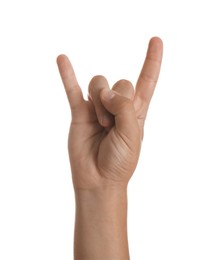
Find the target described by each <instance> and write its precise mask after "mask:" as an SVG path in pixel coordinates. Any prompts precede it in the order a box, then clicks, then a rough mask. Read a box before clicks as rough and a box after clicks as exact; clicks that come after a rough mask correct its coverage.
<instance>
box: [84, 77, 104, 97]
mask: <svg viewBox="0 0 212 260" xmlns="http://www.w3.org/2000/svg"><path fill="white" fill-rule="evenodd" d="M106 83H107V79H106V78H105V77H104V76H102V75H96V76H94V77H93V78H92V79H91V81H90V83H89V86H88V92H89V93H90V94H91V93H92V92H93V91H94V90H95V89H97V88H98V89H99V88H101V87H102V86H104V85H105V84H106Z"/></svg>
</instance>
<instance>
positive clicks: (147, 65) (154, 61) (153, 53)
mask: <svg viewBox="0 0 212 260" xmlns="http://www.w3.org/2000/svg"><path fill="white" fill-rule="evenodd" d="M162 55H163V42H162V40H161V39H160V38H158V37H153V38H152V39H151V40H150V41H149V46H148V50H147V54H146V59H145V61H144V65H143V68H142V70H141V73H140V75H139V77H138V81H137V84H136V88H135V99H134V101H135V104H136V103H137V104H140V103H141V101H142V102H145V103H146V104H147V105H148V104H149V102H150V100H151V98H152V95H153V93H154V90H155V86H156V83H157V81H158V77H159V73H160V67H161V61H162Z"/></svg>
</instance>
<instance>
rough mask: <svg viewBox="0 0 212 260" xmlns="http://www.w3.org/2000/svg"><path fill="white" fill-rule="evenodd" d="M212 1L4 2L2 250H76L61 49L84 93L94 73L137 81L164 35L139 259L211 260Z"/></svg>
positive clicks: (139, 176) (134, 247)
mask: <svg viewBox="0 0 212 260" xmlns="http://www.w3.org/2000/svg"><path fill="white" fill-rule="evenodd" d="M210 2H211V1H209V0H208V1H206V0H201V1H193V0H192V1H189V0H187V1H186V0H181V1H179V0H178V1H168V0H167V1H165V0H163V1H160V0H145V1H135V0H134V1H133V0H130V1H129V0H127V1H126V0H125V1H124V0H123V1H115V0H114V1H97V0H90V1H79V0H75V1H73V0H69V1H68V0H60V1H59V0H57V1H56V0H52V1H50V0H48V1H47V0H46V1H45V0H42V1H41V0H36V1H30V0H25V1H24V0H19V1H15V0H7V1H1V3H0V259H2V260H14V259H22V260H26V259H27V260H29V259H30V260H34V259H35V260H38V259H39V260H46V259H51V260H55V259H58V260H68V259H72V255H73V249H72V245H73V228H74V193H73V189H72V183H71V172H70V166H69V160H68V152H67V135H68V130H69V124H70V120H71V114H70V109H69V104H68V101H67V99H66V95H65V92H64V89H63V86H62V83H61V79H60V77H59V73H58V70H57V66H56V57H57V55H59V54H61V53H65V54H67V55H68V56H69V57H70V60H71V61H72V64H73V66H74V69H75V72H76V75H77V78H78V81H79V83H80V85H81V87H82V89H83V93H84V96H85V98H86V96H87V86H88V84H89V81H90V79H91V78H92V77H93V76H94V75H96V74H102V75H104V76H105V77H107V79H108V81H109V83H110V84H111V85H113V84H114V83H115V82H116V81H117V80H119V79H121V78H125V79H128V80H131V81H132V82H133V84H135V82H136V80H137V77H138V74H139V72H140V69H141V66H142V64H143V60H144V57H145V53H146V48H147V45H148V41H149V39H150V38H151V37H152V36H155V35H156V36H160V37H161V38H162V39H163V42H164V59H163V64H162V70H161V76H160V79H159V82H158V85H157V89H156V91H155V94H154V97H153V99H152V103H151V106H150V109H149V113H148V117H147V120H146V125H145V136H144V142H143V146H142V152H141V157H140V161H139V164H138V167H137V169H136V171H135V174H134V176H133V178H132V179H131V181H130V184H129V190H128V194H129V209H128V230H129V245H130V253H131V259H132V260H140V259H143V260H156V259H163V260H170V259H171V260H175V259H177V260H179V259H180V260H188V259H192V260H196V259H199V260H202V259H204V260H209V259H210V260H211V259H212V221H211V219H212V203H211V202H212V189H211V187H212V177H211V175H212V164H211V150H212V137H211V133H212V124H211V111H212V102H211V99H212V94H211V93H212V92H211V88H212V80H211V74H212V72H211V71H212V67H211V60H212V37H211V24H212V16H211V8H210Z"/></svg>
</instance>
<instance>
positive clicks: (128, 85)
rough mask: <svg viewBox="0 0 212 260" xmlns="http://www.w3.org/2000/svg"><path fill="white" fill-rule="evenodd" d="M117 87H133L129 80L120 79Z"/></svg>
mask: <svg viewBox="0 0 212 260" xmlns="http://www.w3.org/2000/svg"><path fill="white" fill-rule="evenodd" d="M115 85H117V86H126V87H132V83H131V82H130V81H129V80H127V79H120V80H119V81H117V82H116V84H115Z"/></svg>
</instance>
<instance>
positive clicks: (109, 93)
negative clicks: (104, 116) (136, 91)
mask: <svg viewBox="0 0 212 260" xmlns="http://www.w3.org/2000/svg"><path fill="white" fill-rule="evenodd" d="M100 98H101V101H102V104H103V105H104V107H105V108H106V109H107V110H108V111H109V112H110V113H111V114H112V115H114V116H115V126H116V129H117V130H118V132H119V134H120V135H122V137H123V136H124V137H125V138H127V139H129V140H135V139H136V140H139V137H140V128H139V125H138V121H137V117H136V113H135V109H134V105H133V100H131V99H129V98H127V97H124V96H122V95H120V94H119V93H118V92H116V91H113V90H108V89H103V90H102V91H101V93H100ZM137 138H138V139H137Z"/></svg>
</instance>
